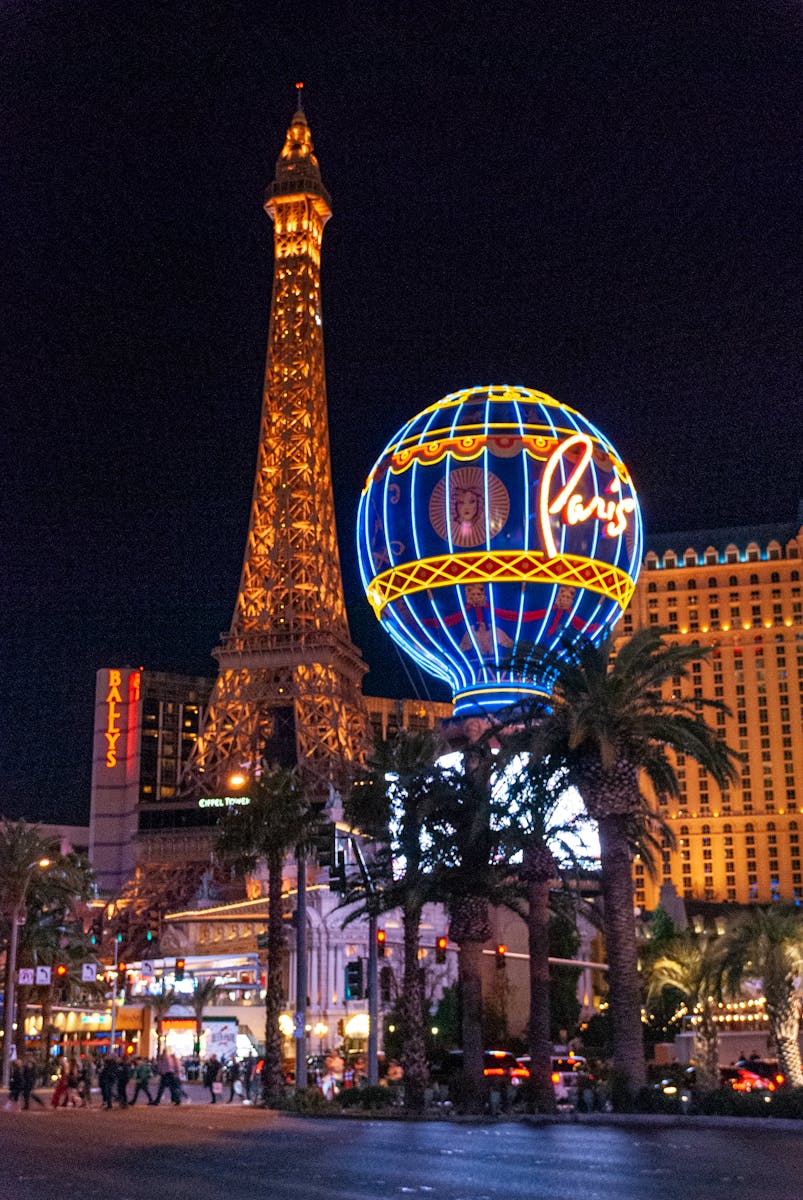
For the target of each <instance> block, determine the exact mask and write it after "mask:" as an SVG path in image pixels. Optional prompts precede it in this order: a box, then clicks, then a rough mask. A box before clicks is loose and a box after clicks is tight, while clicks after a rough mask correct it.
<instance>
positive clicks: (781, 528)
mask: <svg viewBox="0 0 803 1200" xmlns="http://www.w3.org/2000/svg"><path fill="white" fill-rule="evenodd" d="M798 537H801V538H803V501H800V503H799V506H798V514H797V520H792V521H777V522H774V523H769V522H767V523H763V524H760V525H730V526H728V525H726V526H722V527H720V528H717V529H691V530H684V531H676V532H671V533H653V534H650V535H649V536H648V537H646V538H645V539H644V552H645V556H646V555H649V554H650V553H652V554H654V555H658V557H659V558H661V557H662V556H663V555H664V554H665V553H666V552H667V551H668V550H672V551H674V552H675V555H676V556H677V558H678V561H679V562H682V561H683V556H684V554H685V553H686V551H687V550H695V551H696V552H697V555H698V562H699V563H703V562H704V555H705V552H706V550H708V549H710V548H711V547H713V548H714V549H715V550H718V551H719V552H720V554H721V555H724V552H725V550H726V549H727V548H729V547H731V546H735V547H736V549H737V550H738V551H739V561H743V560H744V559H745V557H746V550H747V548H748V546H751V545H756V546H758V548H759V550H760V552H761V557H762V558H764V557H767V555H766V551H767V548H768V546H769V545H770V544H771V543H776V544H777V545H778V546H779V547H780V549H781V555H780V557H784V558H785V557H787V555H786V554H785V553H784V549H785V547H786V546H787V545H788V543H789V542H791V541H794V540H795V539H796V538H798ZM723 561H724V558H723Z"/></svg>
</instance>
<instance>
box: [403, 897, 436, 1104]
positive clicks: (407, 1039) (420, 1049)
mask: <svg viewBox="0 0 803 1200" xmlns="http://www.w3.org/2000/svg"><path fill="white" fill-rule="evenodd" d="M403 921H404V978H403V981H402V997H401V1014H400V1015H401V1025H402V1038H403V1046H404V1049H403V1052H402V1066H403V1067H404V1097H405V1103H406V1105H407V1107H408V1108H410V1109H412V1110H413V1111H415V1112H420V1111H421V1110H422V1109H423V1107H424V1088H425V1087H426V1084H427V1080H428V1075H429V1073H428V1071H427V1055H426V1045H425V1041H424V995H423V980H422V975H421V967H420V966H419V962H418V930H419V925H420V922H421V910H420V908H417V907H416V908H411V909H409V910H407V909H406V910H405V912H404V917H403Z"/></svg>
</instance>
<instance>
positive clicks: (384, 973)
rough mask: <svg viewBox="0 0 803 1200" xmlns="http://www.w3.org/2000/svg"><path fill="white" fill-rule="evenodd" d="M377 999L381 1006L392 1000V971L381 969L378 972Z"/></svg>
mask: <svg viewBox="0 0 803 1200" xmlns="http://www.w3.org/2000/svg"><path fill="white" fill-rule="evenodd" d="M379 999H380V1001H381V1002H382V1004H385V1005H387V1004H390V1003H391V1002H392V1000H393V970H392V968H391V967H383V968H382V970H381V971H380V972H379Z"/></svg>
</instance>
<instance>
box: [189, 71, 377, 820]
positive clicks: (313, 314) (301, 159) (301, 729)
mask: <svg viewBox="0 0 803 1200" xmlns="http://www.w3.org/2000/svg"><path fill="white" fill-rule="evenodd" d="M265 210H266V211H267V213H268V215H269V216H270V217H271V219H272V221H273V224H274V274H273V295H272V300H271V314H270V331H269V334H268V352H267V363H266V368H265V388H264V399H263V404H262V418H261V425H260V437H259V453H258V459H257V469H256V480H255V483H254V494H253V500H252V502H251V516H250V522H249V526H248V541H247V545H246V549H245V557H244V560H243V569H242V576H241V579H240V589H239V592H238V594H237V603H236V605H235V609H234V616H233V619H232V623H231V629H230V630H229V632H228V634H225V635H223V637H222V639H221V644H220V645H219V646H218V647H217V648H216V649H215V651H214V652H213V653H214V656H215V658H216V659H217V662H218V667H219V674H218V677H217V681H216V683H215V686H214V689H213V692H212V695H211V698H210V702H209V706H208V708H207V712H206V717H205V722H204V727H203V732H202V734H201V736H200V737H199V739H198V742H197V745H196V753H195V755H194V758H193V761H192V762H191V764H190V771H191V774H192V777H193V781H194V783H195V787H196V790H197V789H198V788H200V791H201V793H202V794H205V795H207V796H212V795H218V796H220V795H225V794H226V792H225V788H226V784H227V780H228V778H229V776H230V775H231V774H232V773H233V772H237V771H258V770H259V768H260V764H261V763H262V761H263V760H264V761H269V762H275V763H279V764H280V765H285V766H290V765H298V766H299V767H301V769H302V771H303V775H304V779H305V781H306V783H307V786H308V788H311V790H312V792H313V793H314V794H315V796H316V797H317V798H319V799H321V800H327V801H328V800H331V799H332V797H333V793H334V792H337V791H340V790H341V789H342V788H343V786H345V784H346V781H347V779H348V776H349V773H350V767H351V766H352V765H353V764H356V763H358V762H359V761H361V760H362V759H363V758H364V755H365V751H366V747H367V739H368V729H369V725H368V718H367V712H366V708H365V702H364V700H363V696H362V691H361V680H362V676H363V675H364V673H365V671H366V670H367V668H366V666H365V664H364V663H363V661H362V659H361V657H360V653H359V651H358V650H357V649H356V647H355V646H354V645H353V644H352V642H351V637H350V634H349V627H348V619H347V616H346V605H345V600H344V595H343V580H342V576H341V570H340V555H339V552H338V545H337V533H336V529H335V510H334V499H333V493H332V468H331V459H330V453H329V425H328V418H327V407H326V380H325V375H324V357H323V325H322V319H321V275H320V264H321V241H322V238H323V228H324V225H325V224H326V222H327V221H328V220H329V217H330V216H331V202H330V198H329V194H328V192H327V191H326V188H325V187H324V185H323V183H322V182H321V174H320V170H319V167H318V160H317V158H316V157H315V153H314V150H313V144H312V137H311V135H310V130H309V126H308V125H307V120H306V117H305V115H304V112H303V108H302V105H301V97H300V94H299V106H298V110H297V112H296V113H295V116H294V117H293V119H292V122H291V124H290V128H289V129H288V131H287V138H286V140H285V143H284V147H283V148H282V152H281V154H280V155H279V159H278V162H277V164H276V176H275V178H274V180H273V183H271V184H270V186H269V187H268V189H267V193H266V197H265Z"/></svg>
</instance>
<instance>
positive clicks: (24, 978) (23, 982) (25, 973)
mask: <svg viewBox="0 0 803 1200" xmlns="http://www.w3.org/2000/svg"><path fill="white" fill-rule="evenodd" d="M35 978H36V972H35V971H34V969H33V967H20V969H19V971H18V972H17V983H18V984H19V985H20V987H33V981H34V979H35Z"/></svg>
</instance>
